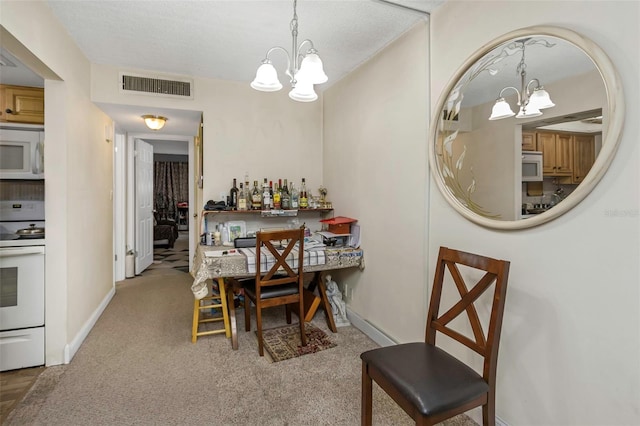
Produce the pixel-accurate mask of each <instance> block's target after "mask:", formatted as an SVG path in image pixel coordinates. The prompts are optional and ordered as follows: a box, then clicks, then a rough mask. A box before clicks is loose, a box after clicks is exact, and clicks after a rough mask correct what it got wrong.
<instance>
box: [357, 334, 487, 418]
mask: <svg viewBox="0 0 640 426" xmlns="http://www.w3.org/2000/svg"><path fill="white" fill-rule="evenodd" d="M360 358H361V359H362V360H363V361H364V362H366V363H367V364H369V366H370V368H373V369H375V370H377V371H378V372H379V373H380V374H381V375H382V376H383V377H384V378H385V379H387V380H388V381H389V382H390V383H391V384H392V385H393V386H394V387H395V388H396V389H397V390H398V391H399V392H400V393H401V394H402V395H403V396H404V397H405V398H406V399H407V400H408V401H410V402H412V403H413V405H414V406H415V407H416V408H417V409H418V411H419V412H420V413H421V414H422V415H425V416H432V415H435V414H439V413H441V412H444V411H447V410H449V409H452V408H455V407H459V406H461V405H463V404H465V403H466V402H469V401H471V400H473V399H475V398H477V397H479V396H481V395H482V394H484V393H486V392H488V391H489V385H488V384H487V382H485V381H484V379H483V378H482V376H481V375H479V374H478V373H476V372H475V371H474V370H473V369H472V368H470V367H468V366H467V365H465V364H464V363H462V362H460V361H459V360H458V359H456V358H455V357H453V356H451V355H449V354H448V353H447V352H445V351H443V350H442V349H440V348H438V347H435V346H433V345H428V344H426V343H424V342H417V343H405V344H400V345H394V346H387V347H384V348H378V349H373V350H370V351H367V352H364V353H362V354H361V355H360Z"/></svg>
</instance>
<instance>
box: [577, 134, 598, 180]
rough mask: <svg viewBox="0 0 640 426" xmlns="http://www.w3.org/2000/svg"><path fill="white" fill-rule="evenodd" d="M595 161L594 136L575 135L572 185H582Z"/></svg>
mask: <svg viewBox="0 0 640 426" xmlns="http://www.w3.org/2000/svg"><path fill="white" fill-rule="evenodd" d="M595 160H596V147H595V137H594V136H593V135H574V136H573V174H572V183H575V184H579V183H581V182H582V181H583V180H584V178H585V177H586V176H587V174H588V173H589V171H590V170H591V167H593V163H594V162H595Z"/></svg>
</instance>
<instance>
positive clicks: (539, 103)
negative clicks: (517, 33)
mask: <svg viewBox="0 0 640 426" xmlns="http://www.w3.org/2000/svg"><path fill="white" fill-rule="evenodd" d="M528 40H529V39H523V40H519V41H518V42H517V43H518V44H521V46H522V59H520V63H519V64H518V67H517V68H516V72H517V73H518V74H520V90H518V89H516V88H515V87H513V86H507V87H505V88H503V89H502V90H501V91H500V94H499V95H498V99H497V100H496V103H495V105H494V106H493V109H492V110H491V117H489V120H500V119H502V118H508V117H513V116H514V115H515V116H516V118H530V117H537V116H539V115H542V112H541V111H540V110H541V109H545V108H551V107H553V106H556V104H554V103H553V102H552V101H551V98H550V97H549V93H547V91H546V90H544V87H543V86H542V85H541V84H540V81H539V80H538V79H537V78H534V79H531V80H530V81H529V82H528V83H525V82H526V81H527V64H526V63H525V61H524V51H525V43H526V42H527V41H528ZM532 88H533V93H532V92H531V89H532ZM508 89H512V90H514V91H515V92H516V94H517V95H518V103H517V105H518V106H519V107H520V111H519V112H518V115H516V114H515V113H514V112H513V110H512V109H511V107H510V106H509V104H508V103H507V101H505V100H504V97H503V94H504V92H505V91H507V90H508Z"/></svg>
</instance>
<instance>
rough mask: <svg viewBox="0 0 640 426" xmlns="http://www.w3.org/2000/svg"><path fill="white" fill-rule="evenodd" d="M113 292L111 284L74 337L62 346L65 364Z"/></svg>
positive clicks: (72, 355)
mask: <svg viewBox="0 0 640 426" xmlns="http://www.w3.org/2000/svg"><path fill="white" fill-rule="evenodd" d="M115 294H116V287H115V286H113V287H112V288H111V291H109V293H107V295H106V296H105V297H104V299H102V302H101V303H100V305H99V306H98V307H97V308H96V310H95V311H94V312H93V314H92V315H91V317H89V319H88V320H87V322H86V323H85V324H84V325H83V326H82V328H81V329H80V331H79V332H78V334H76V337H74V339H73V340H72V341H71V343H68V344H67V345H66V346H65V347H64V363H65V364H69V363H70V362H71V360H72V359H73V357H74V356H75V354H76V352H78V349H80V345H82V342H84V339H86V338H87V336H88V335H89V332H90V331H91V329H92V328H93V326H94V325H96V321H98V318H100V315H102V312H103V311H104V310H105V308H106V307H107V305H108V304H109V302H111V299H112V298H113V296H114V295H115Z"/></svg>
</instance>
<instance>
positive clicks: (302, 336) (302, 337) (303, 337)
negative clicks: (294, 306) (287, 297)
mask: <svg viewBox="0 0 640 426" xmlns="http://www.w3.org/2000/svg"><path fill="white" fill-rule="evenodd" d="M298 309H300V310H299V311H298V312H300V318H298V321H300V340H301V341H302V346H307V333H305V332H304V304H303V303H302V299H301V300H300V303H299V304H298Z"/></svg>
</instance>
